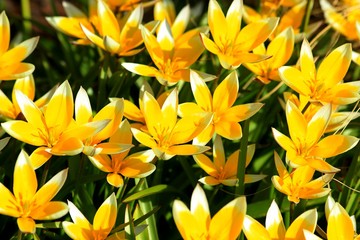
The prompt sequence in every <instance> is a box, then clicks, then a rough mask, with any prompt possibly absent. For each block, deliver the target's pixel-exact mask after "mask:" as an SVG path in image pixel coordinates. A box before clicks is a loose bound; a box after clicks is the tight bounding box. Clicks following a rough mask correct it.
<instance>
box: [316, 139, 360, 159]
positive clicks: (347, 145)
mask: <svg viewBox="0 0 360 240" xmlns="http://www.w3.org/2000/svg"><path fill="white" fill-rule="evenodd" d="M358 142H359V139H358V138H356V137H353V136H343V135H330V136H327V137H325V138H324V139H322V140H321V141H320V142H319V143H318V144H316V146H315V147H314V148H313V149H312V150H311V151H310V153H309V154H310V155H312V156H319V157H322V158H329V157H333V156H337V155H339V154H341V153H344V152H346V151H348V150H350V149H352V148H353V147H355V146H356V144H357V143H358Z"/></svg>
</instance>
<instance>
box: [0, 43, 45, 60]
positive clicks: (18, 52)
mask: <svg viewBox="0 0 360 240" xmlns="http://www.w3.org/2000/svg"><path fill="white" fill-rule="evenodd" d="M38 42H39V37H33V38H30V39H27V40H25V41H23V42H21V43H20V44H17V45H16V47H14V48H12V49H10V50H9V51H7V52H5V53H4V54H2V55H1V57H0V63H1V64H2V67H8V66H11V65H13V64H15V63H19V62H21V61H23V60H24V59H25V58H26V57H28V56H29V55H30V54H31V53H32V52H33V51H34V49H35V47H36V45H37V43H38Z"/></svg>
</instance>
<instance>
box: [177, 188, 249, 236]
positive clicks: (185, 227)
mask: <svg viewBox="0 0 360 240" xmlns="http://www.w3.org/2000/svg"><path fill="white" fill-rule="evenodd" d="M245 213H246V198H245V197H237V198H235V199H234V200H232V201H231V202H229V203H228V204H226V205H225V206H224V207H223V208H221V209H220V210H219V211H218V212H217V213H216V214H215V215H214V217H212V218H211V216H210V211H209V205H208V201H207V199H206V195H205V192H204V190H203V189H202V188H201V187H200V185H197V186H196V187H195V189H194V192H193V194H192V196H191V204H190V210H189V209H188V207H187V206H186V205H185V204H184V203H183V202H182V201H180V200H175V201H174V204H173V217H174V221H175V224H176V227H177V229H178V230H179V232H180V234H181V236H182V238H183V239H185V240H188V239H209V240H231V239H236V238H237V237H238V236H239V235H240V232H241V228H242V226H243V219H244V216H245Z"/></svg>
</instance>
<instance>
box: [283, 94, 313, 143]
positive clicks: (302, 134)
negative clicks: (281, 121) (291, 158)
mask: <svg viewBox="0 0 360 240" xmlns="http://www.w3.org/2000/svg"><path fill="white" fill-rule="evenodd" d="M286 120H287V123H288V126H289V133H290V137H291V140H292V141H293V142H294V144H295V145H296V146H302V145H303V144H304V143H305V141H306V134H307V133H308V132H307V122H306V119H305V117H304V115H303V114H302V113H301V111H300V110H299V109H298V107H297V106H296V105H295V104H294V103H292V102H291V101H287V104H286ZM309 134H312V133H311V132H310V133H309Z"/></svg>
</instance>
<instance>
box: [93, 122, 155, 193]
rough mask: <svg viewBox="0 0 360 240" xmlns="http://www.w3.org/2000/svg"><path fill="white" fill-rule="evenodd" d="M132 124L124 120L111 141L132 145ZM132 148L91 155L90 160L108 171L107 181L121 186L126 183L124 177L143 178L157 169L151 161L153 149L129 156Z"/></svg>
mask: <svg viewBox="0 0 360 240" xmlns="http://www.w3.org/2000/svg"><path fill="white" fill-rule="evenodd" d="M130 128H131V127H130V124H129V122H128V121H127V120H124V121H123V122H122V123H121V125H120V127H119V128H118V130H117V131H116V132H115V133H114V134H113V135H112V137H111V138H110V140H109V143H113V142H115V143H116V144H123V145H131V142H132V134H131V129H130ZM129 151H130V150H126V151H124V152H122V153H119V154H113V155H111V157H109V156H108V155H103V154H99V155H96V156H94V157H91V156H89V159H90V161H91V162H92V163H93V164H94V165H95V166H96V167H97V168H99V169H100V170H101V171H104V172H107V173H108V175H107V178H106V179H107V181H108V183H109V184H111V185H112V186H114V187H121V186H123V184H124V180H123V177H122V176H124V177H128V178H143V177H147V176H148V175H150V174H151V173H152V172H154V171H155V165H154V164H152V163H151V161H152V160H153V159H154V157H155V154H154V152H153V151H152V150H147V151H141V152H137V153H134V154H131V155H129V156H128V154H129Z"/></svg>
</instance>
